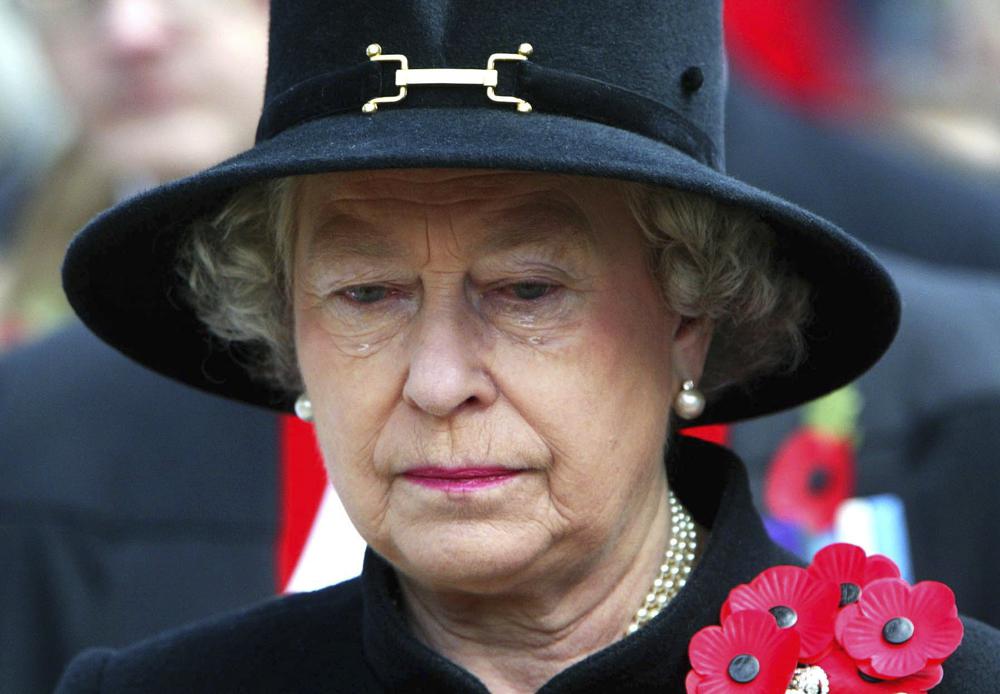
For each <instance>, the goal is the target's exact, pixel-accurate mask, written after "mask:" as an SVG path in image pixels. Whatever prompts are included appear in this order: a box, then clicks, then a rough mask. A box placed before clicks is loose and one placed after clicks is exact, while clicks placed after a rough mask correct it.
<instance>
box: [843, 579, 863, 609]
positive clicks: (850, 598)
mask: <svg viewBox="0 0 1000 694" xmlns="http://www.w3.org/2000/svg"><path fill="white" fill-rule="evenodd" d="M860 597H861V586H859V585H858V584H857V583H841V584H840V606H841V607H844V606H845V605H850V604H851V603H854V602H857V601H858V598H860Z"/></svg>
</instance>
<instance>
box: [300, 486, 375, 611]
mask: <svg viewBox="0 0 1000 694" xmlns="http://www.w3.org/2000/svg"><path fill="white" fill-rule="evenodd" d="M364 556H365V541H364V540H362V539H361V536H360V535H358V531H357V530H355V529H354V525H352V524H351V520H350V519H349V518H348V517H347V512H346V511H344V507H343V505H342V504H341V503H340V498H339V497H338V496H337V493H336V492H335V491H333V487H331V486H330V485H329V484H328V485H326V487H324V489H323V499H322V500H321V501H320V503H319V510H317V511H316V518H315V520H313V525H312V529H311V530H310V531H309V537H308V538H307V539H306V544H305V546H304V547H303V548H302V555H301V556H300V557H299V561H298V563H297V564H296V565H295V570H294V571H293V572H292V577H291V578H290V579H289V580H288V585H287V586H285V592H286V593H302V592H305V591H309V590H319V589H320V588H326V587H327V586H332V585H334V584H336V583H340V582H341V581H346V580H348V579H350V578H354V577H355V576H357V575H358V574H360V573H361V565H362V563H363V562H364Z"/></svg>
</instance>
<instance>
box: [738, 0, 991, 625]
mask: <svg viewBox="0 0 1000 694" xmlns="http://www.w3.org/2000/svg"><path fill="white" fill-rule="evenodd" d="M960 4H961V3H942V4H941V5H942V6H945V5H947V6H949V7H952V10H951V11H957V10H956V9H955V8H954V7H953V6H955V5H960ZM974 4H975V3H973V4H970V5H969V6H968V7H969V9H970V11H971V10H972V6H973V5H974ZM881 5H882V4H881V3H871V4H870V5H866V7H868V8H869V9H871V10H872V12H873V13H874V11H875V10H876V8H880V7H881ZM884 5H885V6H889V5H893V3H884ZM896 5H897V9H898V3H897V4H896ZM963 7H964V5H963ZM910 8H911V4H909V3H907V4H906V9H910ZM881 9H882V10H883V11H888V10H887V7H881ZM868 18H869V15H868V14H857V13H854V12H853V11H852V7H851V5H850V4H849V3H841V2H830V1H828V0H802V2H798V3H784V2H771V1H770V0H753V1H751V0H728V2H727V32H728V39H729V48H730V56H731V59H732V63H733V82H734V84H733V88H732V89H731V90H730V98H729V106H728V111H727V125H728V129H727V165H728V168H729V170H730V171H732V172H733V173H734V174H736V175H739V176H741V177H743V178H745V179H746V180H749V181H751V182H752V183H754V184H755V185H758V186H760V187H762V188H765V189H767V190H771V191H774V192H776V193H778V194H779V195H784V196H787V197H789V198H791V199H793V200H795V201H796V202H798V203H800V204H803V205H807V206H809V207H811V208H813V209H816V210H819V211H821V212H822V213H823V214H826V215H828V216H829V217H830V218H832V219H834V220H836V221H837V222H839V223H841V224H843V225H844V227H845V228H846V229H847V230H848V231H849V232H851V233H853V234H856V235H857V236H859V237H860V238H862V239H864V240H865V241H867V242H868V243H871V244H873V246H874V247H875V248H876V250H877V251H878V253H879V256H880V258H881V259H882V260H883V262H885V263H886V265H887V267H888V268H889V269H890V271H891V273H892V275H893V277H894V278H895V279H896V281H897V285H898V287H899V290H900V293H901V295H902V298H903V302H904V311H903V319H902V325H901V328H900V333H899V336H898V338H897V340H896V342H895V343H894V345H893V346H892V347H891V348H890V350H889V352H888V353H887V354H886V356H885V358H884V359H883V360H882V361H881V362H879V364H877V365H876V366H875V367H874V368H873V369H872V370H871V371H870V372H868V373H867V374H865V375H864V376H863V377H862V378H861V379H859V380H858V381H857V382H856V383H854V384H852V385H851V386H849V387H847V388H845V389H844V390H842V391H840V392H838V393H835V394H834V395H832V396H830V397H827V398H824V399H822V400H820V401H817V402H814V403H810V404H809V405H807V406H805V407H802V408H799V409H796V410H792V411H789V412H785V413H782V414H780V415H776V416H773V417H769V418H765V419H761V420H757V421H752V422H746V423H742V424H740V425H738V426H735V427H733V428H732V429H731V430H730V431H729V432H728V438H729V443H730V444H731V445H732V446H733V447H734V448H735V449H736V450H737V452H739V453H740V454H741V455H742V456H744V457H745V459H746V460H747V463H748V466H749V468H750V471H751V476H752V478H753V486H754V491H755V496H756V498H757V502H758V505H759V506H760V507H761V510H762V511H763V512H764V514H765V515H766V516H767V517H768V521H769V523H770V530H771V531H772V533H773V535H774V536H775V537H776V538H778V539H779V540H780V541H781V542H782V544H784V545H785V546H786V547H788V548H789V549H792V550H794V551H796V552H798V553H799V554H800V555H802V556H809V555H811V551H812V550H814V549H815V547H816V546H820V545H822V544H825V543H826V542H829V541H831V540H833V539H843V540H847V541H853V542H857V543H859V544H862V545H865V546H866V547H867V548H868V549H869V550H870V551H880V552H884V553H888V554H890V555H892V556H893V557H894V558H895V559H896V560H897V561H899V562H900V563H901V564H903V565H904V566H905V567H907V569H906V570H907V571H908V572H909V573H910V574H911V575H913V576H915V577H916V578H920V579H924V578H934V579H938V580H942V581H945V582H947V583H948V584H949V585H951V586H952V587H953V588H954V589H955V592H956V594H957V595H958V596H960V600H961V601H962V604H963V605H964V606H965V609H968V610H969V612H970V613H971V614H974V615H976V616H978V617H979V618H980V619H984V620H986V621H989V622H991V623H993V624H1000V603H998V601H997V600H996V593H995V584H996V579H997V577H998V575H1000V561H998V560H997V558H996V547H998V546H1000V526H998V524H997V523H996V520H995V514H994V508H995V507H996V505H997V503H998V502H1000V492H998V489H1000V460H998V458H1000V454H998V453H997V451H1000V360H998V359H997V358H996V345H997V344H998V343H1000V272H998V271H1000V196H998V195H997V194H996V186H995V184H994V183H993V181H994V179H993V178H991V174H989V173H988V172H986V171H982V170H980V172H979V173H978V174H977V176H976V177H975V178H973V177H972V176H971V174H970V171H971V170H972V165H971V164H965V165H961V166H960V165H958V164H957V163H956V161H955V160H946V159H944V158H942V157H940V156H938V155H936V154H933V153H931V152H930V151H928V150H927V149H926V147H924V148H923V149H921V148H920V145H919V144H918V142H919V140H916V139H914V138H913V137H912V135H911V134H909V133H908V132H907V131H902V130H900V129H899V125H898V124H899V123H901V122H903V120H905V118H904V117H903V114H905V112H906V110H907V109H909V110H917V109H918V106H917V105H916V103H915V102H911V103H910V104H909V106H907V109H903V108H902V107H898V104H897V99H896V98H895V97H894V93H895V91H894V90H892V89H888V88H886V89H882V88H880V87H879V83H878V79H879V76H880V74H881V73H880V72H879V71H878V70H876V69H874V68H873V67H872V63H871V61H872V60H873V58H872V56H873V55H879V54H881V55H885V54H887V53H889V52H891V51H893V50H897V49H892V48H885V47H881V48H880V47H879V46H878V45H875V46H871V45H870V44H869V43H868V42H869V40H871V39H872V37H878V36H880V35H881V34H880V32H879V31H878V30H876V29H875V28H872V27H871V26H869V25H868V24H866V23H865V22H866V21H867V19H868ZM939 50H940V49H939ZM918 64H920V65H923V66H926V64H927V61H926V60H924V61H921V62H919V63H918ZM993 74H994V75H995V74H996V70H994V73H993ZM888 86H891V85H887V87H888ZM952 86H953V85H952ZM903 89H904V87H902V86H900V87H897V88H896V91H900V90H903ZM994 92H995V90H994ZM996 96H997V95H996V93H994V94H993V95H992V97H996ZM987 98H989V97H984V96H983V95H981V94H976V95H974V96H972V97H968V98H966V99H961V98H958V97H956V100H955V104H956V105H955V109H956V112H958V111H963V109H964V110H966V111H967V112H969V113H973V112H974V111H975V109H974V108H973V107H972V106H971V104H972V103H974V102H975V101H976V100H985V99H987ZM893 123H895V124H896V130H891V127H890V126H891V124H893ZM890 249H891V250H890Z"/></svg>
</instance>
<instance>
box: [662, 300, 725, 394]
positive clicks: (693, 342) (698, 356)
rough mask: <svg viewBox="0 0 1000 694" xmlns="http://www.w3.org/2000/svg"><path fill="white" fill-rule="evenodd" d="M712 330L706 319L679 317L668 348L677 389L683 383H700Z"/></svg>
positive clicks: (712, 326)
mask: <svg viewBox="0 0 1000 694" xmlns="http://www.w3.org/2000/svg"><path fill="white" fill-rule="evenodd" d="M714 329H715V325H714V324H713V323H712V321H711V320H709V319H708V318H705V317H700V318H692V317H686V316H681V318H680V320H679V321H678V323H677V328H676V330H675V331H674V340H673V343H672V344H671V346H670V357H671V359H670V363H671V364H672V366H673V372H674V379H675V380H676V382H677V386H678V387H679V386H680V384H681V383H683V382H684V381H694V382H695V383H698V382H700V381H701V376H702V373H703V372H704V370H705V360H706V359H707V358H708V348H709V347H710V346H711V344H712V334H713V332H714Z"/></svg>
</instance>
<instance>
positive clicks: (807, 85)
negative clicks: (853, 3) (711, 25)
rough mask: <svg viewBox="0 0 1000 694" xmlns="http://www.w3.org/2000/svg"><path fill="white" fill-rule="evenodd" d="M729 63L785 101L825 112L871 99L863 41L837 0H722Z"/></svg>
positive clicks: (846, 8) (857, 106)
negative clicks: (791, 0)
mask: <svg viewBox="0 0 1000 694" xmlns="http://www.w3.org/2000/svg"><path fill="white" fill-rule="evenodd" d="M724 8H725V10H724V20H725V32H726V46H727V50H728V53H729V58H730V61H731V62H732V64H733V67H734V68H735V69H736V70H738V71H739V72H740V74H742V75H743V76H744V77H747V78H750V80H751V81H752V82H753V83H755V84H756V86H757V87H762V88H765V89H767V90H768V91H770V92H772V93H776V95H777V96H779V97H781V99H782V100H783V101H785V102H786V103H791V104H793V105H796V106H799V107H803V108H806V109H809V110H811V111H817V112H821V114H822V115H827V116H829V115H830V113H829V112H830V110H831V109H832V110H834V111H835V112H837V111H839V112H840V113H841V114H842V115H843V114H848V113H851V112H856V111H858V110H859V109H864V108H865V107H866V106H868V105H871V104H873V103H874V96H875V90H874V89H872V87H871V82H870V80H869V78H868V75H869V70H870V68H869V62H870V61H869V59H868V57H867V55H866V50H865V47H864V41H863V40H862V37H861V36H860V32H859V31H858V28H857V25H856V24H855V21H854V19H853V17H851V15H850V14H849V13H850V11H851V10H850V7H849V5H848V4H847V3H844V2H843V0H796V1H795V2H789V1H788V0H726V2H725V3H724Z"/></svg>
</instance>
